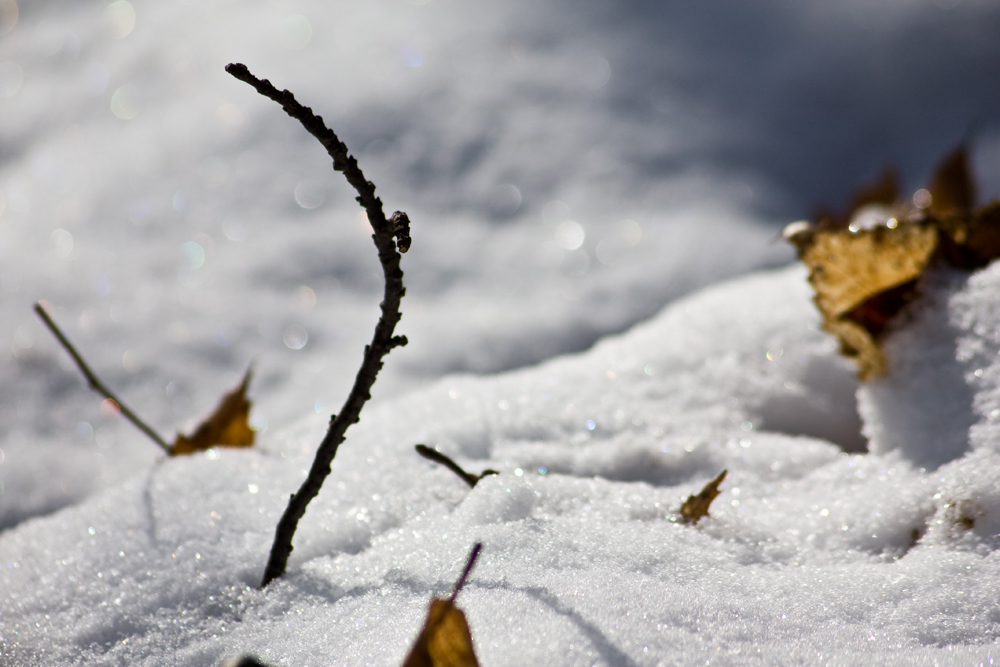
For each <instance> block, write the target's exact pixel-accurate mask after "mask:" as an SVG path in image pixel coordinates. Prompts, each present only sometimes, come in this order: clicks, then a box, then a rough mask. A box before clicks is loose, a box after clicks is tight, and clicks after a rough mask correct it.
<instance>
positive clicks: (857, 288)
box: [791, 221, 938, 380]
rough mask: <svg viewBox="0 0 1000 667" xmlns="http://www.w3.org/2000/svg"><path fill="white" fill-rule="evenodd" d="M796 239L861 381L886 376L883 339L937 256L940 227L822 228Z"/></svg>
mask: <svg viewBox="0 0 1000 667" xmlns="http://www.w3.org/2000/svg"><path fill="white" fill-rule="evenodd" d="M791 240H792V242H793V243H795V245H796V246H797V247H798V249H799V259H801V260H802V262H803V263H804V264H805V265H806V266H807V267H809V282H810V283H811V284H812V286H813V289H814V290H815V292H816V305H817V306H818V307H819V310H820V313H822V315H823V328H824V329H826V330H827V331H828V332H830V333H831V334H833V335H834V336H836V337H837V338H838V339H839V340H840V346H841V352H843V354H844V355H845V356H847V357H848V358H851V359H854V360H855V361H856V362H857V364H858V374H859V376H860V377H861V379H863V380H867V379H869V378H871V377H874V376H878V375H882V374H884V373H885V372H886V361H885V357H884V356H883V354H882V351H881V349H879V347H878V344H877V343H878V338H879V337H880V336H881V334H882V333H883V331H884V330H885V328H886V325H887V324H888V322H889V320H890V319H891V318H892V316H893V315H895V314H896V313H897V312H899V310H901V309H902V307H903V306H904V305H905V304H906V303H907V301H908V300H909V299H910V297H911V296H912V294H913V289H914V287H915V282H914V281H915V280H916V279H917V277H919V276H920V274H921V273H923V271H924V269H925V268H926V267H927V264H928V263H929V262H930V260H931V257H932V256H933V255H934V251H935V250H936V249H937V246H938V231H937V228H936V227H935V226H933V225H931V224H927V223H922V222H908V221H903V222H899V221H897V222H896V227H895V228H889V227H885V226H878V227H875V228H873V229H859V230H857V231H850V229H816V230H810V231H808V232H805V233H798V234H795V235H794V236H793V237H792V239H791Z"/></svg>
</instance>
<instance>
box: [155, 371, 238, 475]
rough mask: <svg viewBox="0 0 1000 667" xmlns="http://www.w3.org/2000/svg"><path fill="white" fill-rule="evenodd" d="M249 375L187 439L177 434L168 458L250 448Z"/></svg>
mask: <svg viewBox="0 0 1000 667" xmlns="http://www.w3.org/2000/svg"><path fill="white" fill-rule="evenodd" d="M250 377H251V372H250V369H247V372H246V374H245V375H244V376H243V381H242V382H241V383H240V386H239V387H237V388H236V389H233V390H232V391H231V392H229V393H228V394H226V395H225V396H223V397H222V401H221V402H220V403H219V406H218V407H217V408H215V412H213V413H212V414H211V416H209V417H208V418H207V419H205V421H203V422H202V423H201V424H200V425H199V426H198V428H197V429H196V430H195V432H194V433H193V434H192V435H191V436H185V435H182V434H180V433H178V434H177V439H176V440H175V441H174V446H173V447H172V448H171V450H170V455H171V456H177V455H179V454H192V453H194V452H200V451H204V450H206V449H208V448H209V447H215V446H217V445H219V446H223V447H252V446H253V440H254V432H253V430H251V428H250V424H249V423H248V418H249V415H250V401H248V400H247V398H246V392H247V387H248V386H249V385H250Z"/></svg>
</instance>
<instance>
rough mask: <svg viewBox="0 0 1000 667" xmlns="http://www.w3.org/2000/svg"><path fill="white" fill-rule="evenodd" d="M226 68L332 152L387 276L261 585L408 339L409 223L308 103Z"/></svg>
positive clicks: (272, 575) (283, 561)
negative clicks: (405, 266)
mask: <svg viewBox="0 0 1000 667" xmlns="http://www.w3.org/2000/svg"><path fill="white" fill-rule="evenodd" d="M226 71H227V72H229V73H230V74H232V75H233V76H234V77H236V78H237V79H239V80H240V81H243V82H245V83H248V84H250V85H251V86H253V87H254V88H255V89H256V90H257V92H258V93H260V94H261V95H263V96H264V97H267V98H269V99H272V100H274V101H275V102H277V103H278V104H280V105H281V108H282V109H284V110H285V113H287V114H288V115H289V116H291V117H292V118H294V119H295V120H297V121H299V122H300V123H302V126H303V127H304V128H305V129H306V130H307V131H308V132H309V133H310V134H312V135H313V136H314V137H316V138H317V139H318V140H319V142H320V143H321V144H323V147H324V148H326V152H327V153H328V154H329V155H330V157H332V158H333V168H334V170H335V171H340V172H343V174H344V177H345V178H347V182H348V183H350V184H351V185H352V186H353V187H354V189H355V190H357V192H358V197H357V200H358V203H360V204H361V206H363V207H364V209H365V212H366V213H367V215H368V223H369V224H370V225H371V226H372V230H373V231H374V232H375V233H374V234H373V235H372V239H374V241H375V247H376V248H377V249H378V259H379V262H380V263H381V264H382V274H383V275H384V277H385V292H384V297H383V299H382V304H381V308H382V315H381V317H379V320H378V324H376V325H375V333H374V335H373V336H372V342H371V344H370V345H367V346H365V356H364V361H362V363H361V368H360V369H359V370H358V374H357V376H356V377H355V379H354V387H353V388H352V389H351V393H350V394H349V395H348V397H347V400H346V401H345V402H344V405H343V407H342V408H341V409H340V414H339V415H333V416H331V417H330V427H329V429H328V430H327V432H326V436H325V437H324V438H323V442H321V443H320V445H319V449H318V450H317V451H316V458H315V460H314V461H313V465H312V468H311V469H310V470H309V475H308V476H307V477H306V480H305V481H304V482H303V483H302V486H301V487H299V490H298V492H297V493H294V494H292V496H291V498H290V499H289V501H288V507H287V508H286V509H285V513H284V514H283V515H282V516H281V520H280V521H279V522H278V527H277V528H276V529H275V532H274V544H273V545H272V546H271V555H270V557H269V558H268V561H267V567H266V568H265V569H264V578H263V580H262V581H261V584H260V586H261V588H264V587H266V586H267V585H268V584H269V583H271V582H272V581H273V580H274V579H276V578H278V577H280V576H282V575H283V574H284V573H285V569H286V568H287V567H288V557H289V556H290V555H291V553H292V537H293V536H294V535H295V529H296V527H297V526H298V524H299V520H300V519H301V518H302V516H303V515H304V514H305V511H306V506H307V505H308V504H309V502H310V501H311V500H312V499H313V498H315V497H316V495H317V494H318V493H319V490H320V488H322V486H323V481H324V480H325V479H326V477H327V475H329V474H330V464H331V463H332V462H333V458H334V457H335V456H336V455H337V448H338V447H339V446H340V443H342V442H343V441H344V434H345V433H346V432H347V429H348V427H350V425H351V424H354V423H356V422H357V421H358V420H359V418H360V414H361V408H363V407H364V405H365V403H366V402H367V401H368V399H369V398H371V388H372V385H373V384H375V378H376V376H377V375H378V372H379V370H380V369H381V368H382V359H383V358H384V357H385V356H386V355H387V354H389V352H390V351H392V349H393V348H395V347H400V346H403V345H406V342H407V341H406V336H393V335H392V334H393V331H394V330H395V328H396V324H397V323H398V322H399V318H400V313H399V302H400V300H401V299H402V298H403V295H404V294H405V293H406V290H405V288H404V287H403V271H402V270H401V269H400V268H399V260H400V255H399V253H401V252H406V251H407V250H408V249H409V247H410V225H409V218H407V216H406V214H405V213H401V212H398V211H397V212H396V213H394V214H393V215H392V218H391V219H390V220H386V217H385V213H384V212H383V211H382V200H380V199H379V198H378V197H376V196H375V184H374V183H372V182H371V181H369V180H367V179H365V175H364V174H363V173H362V172H361V169H360V168H359V167H358V161H357V160H355V159H354V157H353V156H351V155H350V154H349V153H348V152H347V146H345V145H344V142H342V141H341V140H340V139H339V138H338V137H337V135H336V134H334V133H333V130H331V129H329V128H328V127H327V126H326V124H325V123H323V118H322V117H320V116H317V115H316V114H314V113H313V112H312V109H310V108H309V107H305V106H302V105H301V104H299V102H298V101H296V99H295V96H294V95H293V94H292V93H290V92H289V91H287V90H280V91H279V90H278V89H277V88H275V87H274V86H273V85H271V82H270V81H268V80H267V79H258V78H257V77H255V76H254V75H253V74H251V73H250V70H248V69H247V67H246V65H242V64H240V63H231V64H229V65H226ZM397 250H398V251H397Z"/></svg>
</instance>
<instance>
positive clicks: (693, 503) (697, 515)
mask: <svg viewBox="0 0 1000 667" xmlns="http://www.w3.org/2000/svg"><path fill="white" fill-rule="evenodd" d="M727 472H728V471H726V470H723V471H722V472H721V473H719V476H718V477H716V478H715V479H713V480H712V481H711V482H709V483H708V484H706V485H705V488H703V489H702V490H701V491H700V492H699V493H698V494H697V495H696V494H693V493H692V494H691V495H690V496H688V499H687V500H685V501H684V504H683V505H681V521H683V522H684V523H690V524H697V523H698V520H699V519H701V518H702V517H705V516H709V514H708V508H709V506H710V505H711V504H712V501H713V500H715V499H716V498H718V497H719V494H720V493H722V492H721V491H719V485H720V484H722V480H724V479H725V478H726V473H727Z"/></svg>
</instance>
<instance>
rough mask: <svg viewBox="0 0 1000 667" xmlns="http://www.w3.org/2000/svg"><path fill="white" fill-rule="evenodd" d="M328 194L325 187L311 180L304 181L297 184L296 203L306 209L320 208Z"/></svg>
mask: <svg viewBox="0 0 1000 667" xmlns="http://www.w3.org/2000/svg"><path fill="white" fill-rule="evenodd" d="M324 199H326V195H325V194H324V193H323V189H322V188H320V187H319V186H317V185H316V184H315V183H312V182H310V181H302V182H300V183H299V184H298V185H296V186H295V203H296V204H298V205H299V206H301V207H302V208H305V209H314V208H318V207H319V206H320V205H321V204H322V203H323V200H324Z"/></svg>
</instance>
